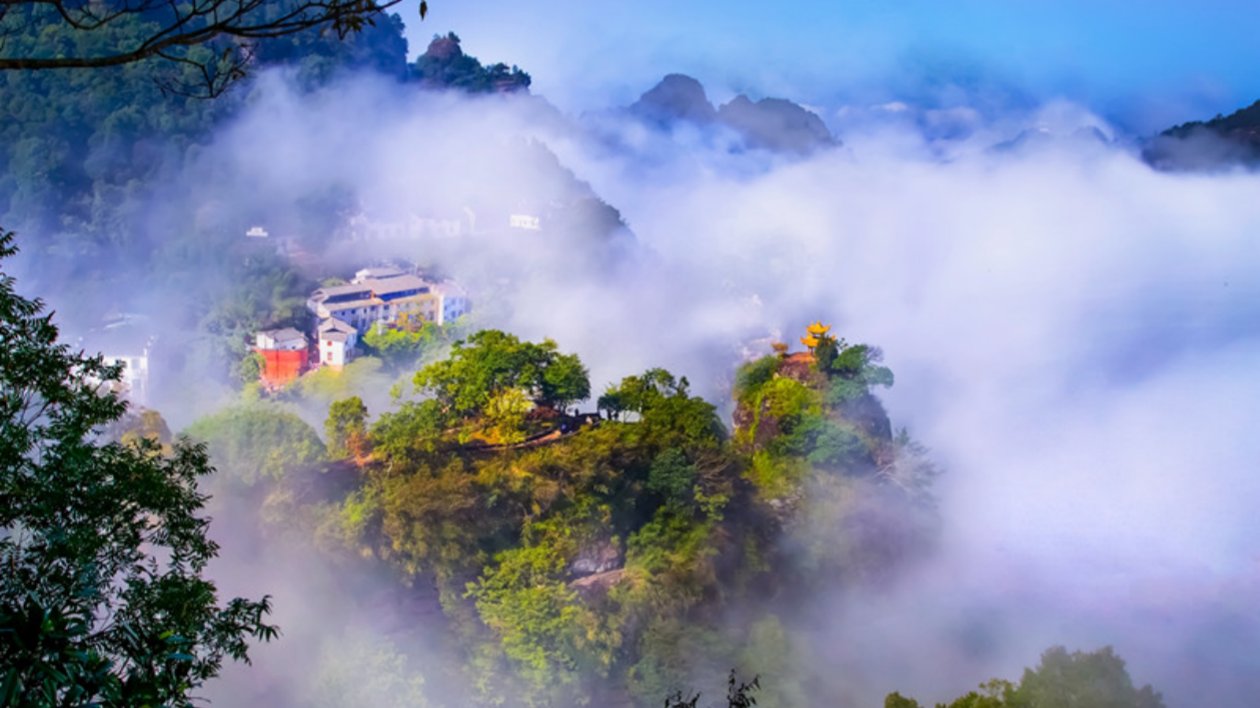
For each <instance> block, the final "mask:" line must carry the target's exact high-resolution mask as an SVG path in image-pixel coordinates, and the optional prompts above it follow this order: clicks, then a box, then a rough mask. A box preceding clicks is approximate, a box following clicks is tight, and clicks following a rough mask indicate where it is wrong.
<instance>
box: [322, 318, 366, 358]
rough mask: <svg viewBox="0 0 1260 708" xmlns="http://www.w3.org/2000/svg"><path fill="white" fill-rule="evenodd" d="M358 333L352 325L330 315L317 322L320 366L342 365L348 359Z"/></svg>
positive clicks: (357, 338)
mask: <svg viewBox="0 0 1260 708" xmlns="http://www.w3.org/2000/svg"><path fill="white" fill-rule="evenodd" d="M358 341H359V333H358V332H357V331H355V329H354V327H351V326H350V325H348V324H346V323H345V322H342V321H341V320H339V319H337V318H335V317H330V318H328V319H326V320H324V321H323V322H320V323H319V363H320V364H321V365H322V366H333V367H338V368H340V367H342V366H345V365H346V362H348V361H350V356H351V354H352V353H353V352H354V346H355V344H356V343H357V342H358Z"/></svg>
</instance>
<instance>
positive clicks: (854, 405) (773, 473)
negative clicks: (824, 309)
mask: <svg viewBox="0 0 1260 708" xmlns="http://www.w3.org/2000/svg"><path fill="white" fill-rule="evenodd" d="M853 349H860V350H862V351H869V352H874V350H869V349H868V348H865V347H860V345H859V347H854V348H853ZM849 358H850V359H854V358H855V357H853V356H850V357H849ZM876 358H877V353H872V354H868V355H866V356H865V358H862V359H861V360H860V362H859V365H858V366H857V367H854V368H850V369H844V368H836V367H835V365H834V363H833V364H829V365H820V364H819V362H818V361H817V360H816V359H815V358H814V357H812V356H810V355H804V354H796V355H792V356H777V355H775V356H768V357H765V358H763V359H760V360H758V361H755V362H752V363H749V364H746V365H745V366H744V368H743V369H742V370H741V371H740V375H739V378H738V382H737V384H736V390H735V397H736V408H735V415H734V424H735V433H734V443H735V445H736V448H737V449H738V450H739V451H740V452H741V453H743V454H745V455H747V456H748V457H749V459H750V461H751V465H750V469H749V478H750V481H752V482H753V483H754V484H755V485H756V486H757V487H758V489H759V492H760V495H761V496H762V498H763V499H767V500H779V501H780V502H783V501H786V502H794V501H796V500H798V499H799V498H800V496H801V493H802V489H803V487H804V486H805V485H806V484H808V483H810V481H811V480H812V479H815V478H816V477H817V476H818V475H820V474H821V475H839V476H842V477H870V476H872V475H874V474H876V473H877V472H878V471H879V470H880V469H881V468H883V467H885V466H887V465H888V464H890V463H891V462H892V460H893V458H894V456H895V452H894V448H895V446H894V444H893V439H892V424H891V422H890V421H889V419H888V414H887V412H886V411H885V410H884V406H883V404H882V403H880V401H879V399H878V398H877V397H876V396H875V395H874V394H873V393H871V391H870V387H871V385H878V384H883V383H891V373H888V370H887V369H885V368H883V367H880V366H877V365H876V364H875V363H874V361H875V360H876ZM790 505H791V504H789V506H790Z"/></svg>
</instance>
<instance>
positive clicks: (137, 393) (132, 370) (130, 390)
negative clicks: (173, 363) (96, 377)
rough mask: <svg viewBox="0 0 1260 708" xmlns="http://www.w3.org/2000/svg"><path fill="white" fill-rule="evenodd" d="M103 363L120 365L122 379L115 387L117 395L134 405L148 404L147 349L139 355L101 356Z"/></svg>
mask: <svg viewBox="0 0 1260 708" xmlns="http://www.w3.org/2000/svg"><path fill="white" fill-rule="evenodd" d="M102 358H103V359H104V360H105V363H106V364H108V365H110V366H113V365H115V364H121V365H122V377H121V378H119V380H118V382H117V383H116V384H115V387H116V389H115V390H117V391H118V393H119V394H121V395H122V396H123V398H126V399H127V400H129V401H131V402H132V403H134V404H136V405H137V406H146V405H148V404H149V347H148V346H146V347H145V348H144V350H143V351H142V352H141V353H140V354H132V355H126V354H124V355H114V356H103V357H102Z"/></svg>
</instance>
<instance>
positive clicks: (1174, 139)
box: [1142, 101, 1260, 171]
mask: <svg viewBox="0 0 1260 708" xmlns="http://www.w3.org/2000/svg"><path fill="white" fill-rule="evenodd" d="M1142 158H1143V159H1144V160H1146V161H1147V162H1148V163H1150V164H1151V165H1152V166H1153V167H1155V168H1156V169H1160V170H1176V171H1202V170H1223V169H1229V168H1236V167H1245V168H1253V167H1255V166H1256V165H1260V101H1257V102H1255V103H1253V104H1251V105H1250V106H1248V107H1246V108H1240V109H1239V110H1237V111H1234V112H1233V113H1231V114H1229V115H1228V116H1223V115H1217V116H1216V117H1215V118H1212V119H1211V120H1207V121H1190V122H1188V123H1182V124H1181V125H1177V126H1173V127H1172V128H1169V129H1168V130H1165V131H1164V132H1162V133H1160V134H1159V135H1157V136H1155V137H1154V138H1152V139H1151V140H1150V141H1149V142H1148V143H1147V145H1146V146H1145V147H1144V148H1143V150H1142Z"/></svg>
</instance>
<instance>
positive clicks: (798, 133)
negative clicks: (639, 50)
mask: <svg viewBox="0 0 1260 708" xmlns="http://www.w3.org/2000/svg"><path fill="white" fill-rule="evenodd" d="M627 111H628V112H629V113H630V114H631V115H633V116H635V117H637V118H639V119H641V120H643V121H645V122H647V123H648V124H650V125H653V126H655V127H658V128H663V129H668V128H670V127H672V126H674V125H675V124H678V123H690V124H692V125H694V126H697V127H709V126H711V125H714V124H716V125H719V126H724V127H726V128H729V129H730V130H731V131H733V132H734V133H735V135H737V136H738V138H739V139H740V140H741V142H742V143H743V145H744V147H746V148H749V149H763V150H769V151H771V152H778V153H787V154H794V155H809V154H810V153H812V152H815V151H817V150H821V149H825V148H829V147H835V146H838V145H840V144H841V143H840V140H838V139H837V138H835V137H834V136H833V135H832V134H831V131H830V130H828V128H827V125H826V124H825V123H824V122H823V120H822V119H821V118H819V117H818V115H817V114H815V113H813V112H811V111H809V110H808V109H806V108H803V107H802V106H800V105H798V104H796V103H793V102H791V101H789V100H787V99H783V98H763V99H761V100H758V101H755V102H754V101H752V100H751V99H749V98H748V97H747V96H745V95H743V94H740V95H738V96H736V97H735V98H733V99H731V100H730V101H729V102H727V103H724V104H722V105H721V106H719V107H717V108H716V109H715V108H714V107H713V104H712V103H710V102H709V98H708V96H707V95H706V94H705V90H704V87H703V86H702V85H701V84H700V82H699V81H697V80H696V79H694V78H692V77H690V76H686V75H684V74H669V75H667V76H666V77H665V78H664V79H662V80H661V81H660V83H658V84H657V85H656V86H653V87H652V88H651V89H649V90H648V91H646V92H645V93H644V94H643V95H642V96H640V97H639V100H637V101H635V102H634V103H633V104H631V105H630V107H629V108H628V109H627Z"/></svg>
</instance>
